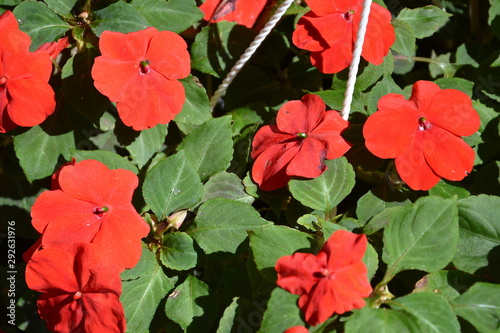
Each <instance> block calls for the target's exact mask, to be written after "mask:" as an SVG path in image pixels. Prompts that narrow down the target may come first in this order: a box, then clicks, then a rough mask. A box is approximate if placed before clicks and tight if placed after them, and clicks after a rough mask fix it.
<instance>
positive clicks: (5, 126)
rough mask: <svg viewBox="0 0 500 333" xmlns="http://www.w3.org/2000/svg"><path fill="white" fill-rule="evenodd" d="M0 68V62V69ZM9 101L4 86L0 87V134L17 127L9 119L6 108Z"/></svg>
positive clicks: (0, 65)
mask: <svg viewBox="0 0 500 333" xmlns="http://www.w3.org/2000/svg"><path fill="white" fill-rule="evenodd" d="M1 67H2V64H1V60H0V68H1ZM8 105H9V100H8V98H7V89H5V85H3V86H1V85H0V133H5V132H7V131H10V130H11V129H14V128H16V127H17V125H16V124H15V123H14V122H13V121H12V119H10V116H9V112H8V109H7V107H8Z"/></svg>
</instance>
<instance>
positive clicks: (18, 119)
mask: <svg viewBox="0 0 500 333" xmlns="http://www.w3.org/2000/svg"><path fill="white" fill-rule="evenodd" d="M6 87H7V94H8V96H9V105H8V106H7V110H8V113H9V116H10V119H12V121H13V122H14V123H16V124H17V125H20V126H26V127H29V126H35V125H38V124H41V123H42V122H43V121H44V120H45V119H46V118H47V117H48V116H49V115H51V114H52V113H53V112H54V110H55V108H56V101H55V97H54V91H53V90H52V87H51V86H50V85H49V84H48V83H47V82H45V81H42V80H40V79H36V78H32V79H31V78H27V79H15V80H8V81H7V84H6Z"/></svg>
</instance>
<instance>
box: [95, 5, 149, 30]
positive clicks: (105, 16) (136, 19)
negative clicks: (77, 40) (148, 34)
mask: <svg viewBox="0 0 500 333" xmlns="http://www.w3.org/2000/svg"><path fill="white" fill-rule="evenodd" d="M94 15H95V19H94V20H93V21H92V23H91V24H90V26H91V28H92V30H93V31H94V32H95V34H96V35H97V36H100V35H101V34H102V33H103V32H104V31H105V30H110V31H116V32H121V33H128V32H133V31H139V30H142V29H146V28H147V27H149V26H150V24H149V23H148V22H147V21H146V20H145V19H144V18H143V17H142V16H141V14H139V12H138V11H137V9H135V8H134V7H132V6H131V5H129V4H128V3H126V2H125V1H117V2H115V3H112V4H111V5H109V6H107V7H104V8H101V9H98V10H96V11H95V12H94Z"/></svg>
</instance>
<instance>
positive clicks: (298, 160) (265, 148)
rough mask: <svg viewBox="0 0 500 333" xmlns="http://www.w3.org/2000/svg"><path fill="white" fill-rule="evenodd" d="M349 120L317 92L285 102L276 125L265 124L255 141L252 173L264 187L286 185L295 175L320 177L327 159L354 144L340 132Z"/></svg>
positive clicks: (336, 155)
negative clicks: (328, 104)
mask: <svg viewBox="0 0 500 333" xmlns="http://www.w3.org/2000/svg"><path fill="white" fill-rule="evenodd" d="M347 126H348V122H347V121H345V120H344V119H342V117H341V116H340V114H339V113H338V112H337V111H331V110H330V111H326V106H325V103H324V102H323V100H322V99H321V98H320V97H319V96H317V95H312V94H309V95H305V96H304V97H302V100H300V101H290V102H288V103H285V104H284V105H283V106H282V107H281V108H280V110H279V111H278V115H277V118H276V125H269V126H264V127H262V128H261V129H260V130H259V131H258V132H257V133H256V134H255V138H254V140H253V142H252V153H251V155H252V158H254V159H255V163H254V165H253V168H252V177H253V179H254V181H255V182H256V183H257V184H259V187H260V188H261V189H262V190H264V191H272V190H275V189H278V188H280V187H283V186H286V184H287V183H288V181H289V180H290V178H291V177H293V176H296V177H305V178H314V177H318V176H319V175H321V173H323V171H325V170H326V165H325V163H324V161H325V159H334V158H338V157H340V156H342V155H343V154H344V153H345V152H346V151H348V150H349V148H350V144H349V143H348V142H347V141H345V140H344V139H343V138H342V136H340V132H342V131H343V130H344V129H345V128H347Z"/></svg>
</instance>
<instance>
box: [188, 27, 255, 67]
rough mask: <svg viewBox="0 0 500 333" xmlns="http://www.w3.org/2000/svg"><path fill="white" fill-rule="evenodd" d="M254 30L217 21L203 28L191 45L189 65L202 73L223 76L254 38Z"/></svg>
mask: <svg viewBox="0 0 500 333" xmlns="http://www.w3.org/2000/svg"><path fill="white" fill-rule="evenodd" d="M255 35H256V32H255V31H254V30H252V29H249V28H247V27H244V26H242V25H238V24H236V22H226V21H222V22H217V23H212V24H210V25H209V26H208V27H205V28H203V29H202V30H201V31H200V32H199V33H198V34H197V35H196V38H195V40H194V43H193V46H192V47H191V66H192V68H193V69H197V70H199V71H201V72H203V73H207V74H211V75H214V76H215V77H223V76H224V75H225V73H227V72H229V70H230V69H231V67H232V66H233V65H234V64H235V63H236V61H237V60H238V59H239V58H240V56H241V55H242V54H243V52H244V51H245V49H246V48H247V47H248V46H249V45H250V43H251V42H252V40H253V39H254V37H255Z"/></svg>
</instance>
